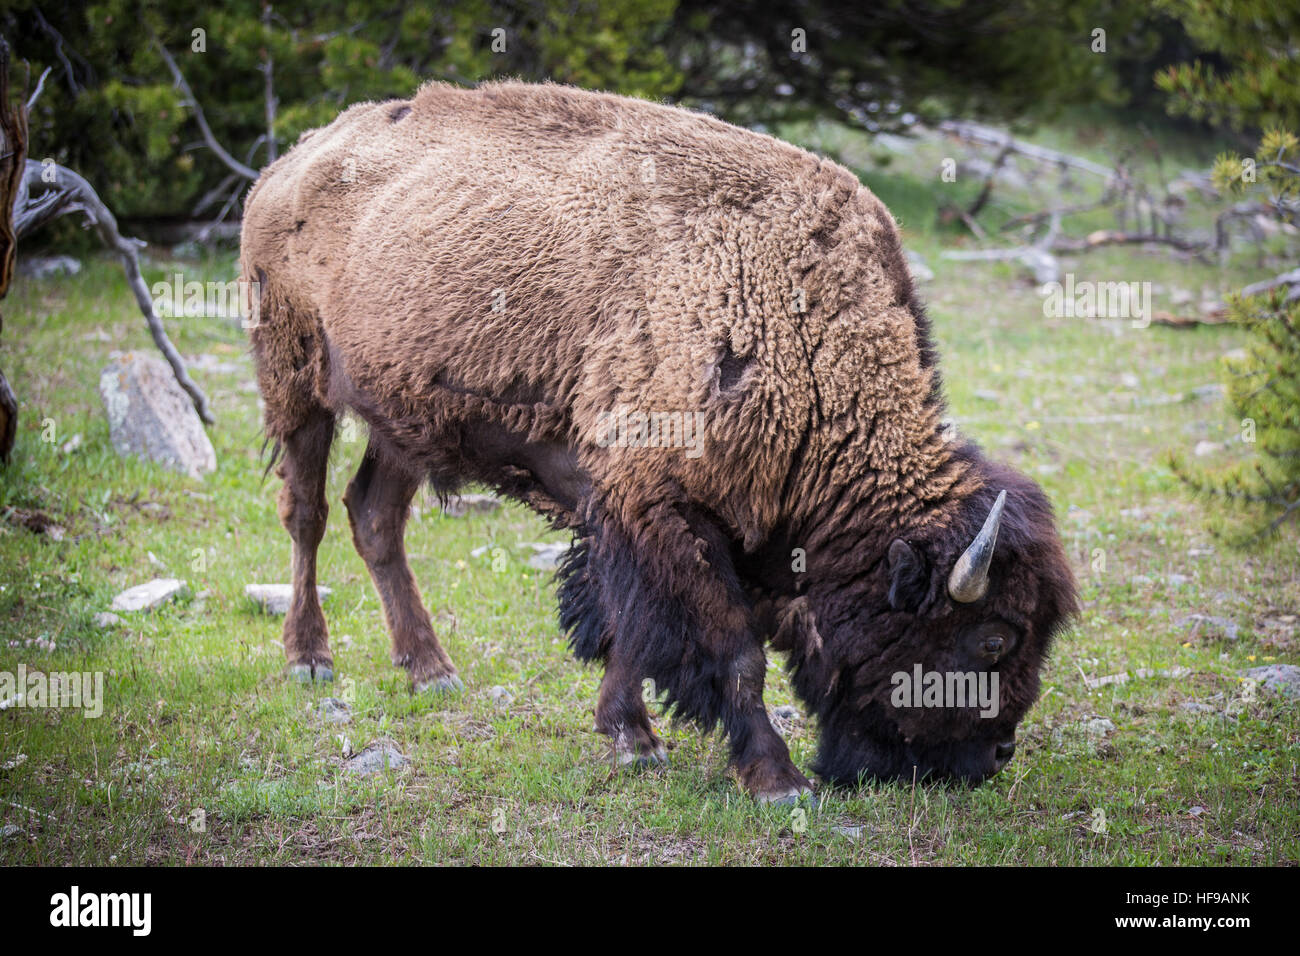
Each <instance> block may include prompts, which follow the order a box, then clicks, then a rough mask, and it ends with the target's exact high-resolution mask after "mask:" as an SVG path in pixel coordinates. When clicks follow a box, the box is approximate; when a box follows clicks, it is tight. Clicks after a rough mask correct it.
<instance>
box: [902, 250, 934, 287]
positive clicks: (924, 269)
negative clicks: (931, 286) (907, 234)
mask: <svg viewBox="0 0 1300 956" xmlns="http://www.w3.org/2000/svg"><path fill="white" fill-rule="evenodd" d="M904 254H905V255H906V256H907V265H908V268H909V269H910V270H911V272H912V278H913V279H915V280H916V281H917V282H933V281H934V270H933V269H931V268H930V266H929V264H928V263H927V262H926V261H925V259H924V258H923V257H922V256H921V254H920V253H919V252H913V251H912V250H911V249H908V250H906V252H905V253H904Z"/></svg>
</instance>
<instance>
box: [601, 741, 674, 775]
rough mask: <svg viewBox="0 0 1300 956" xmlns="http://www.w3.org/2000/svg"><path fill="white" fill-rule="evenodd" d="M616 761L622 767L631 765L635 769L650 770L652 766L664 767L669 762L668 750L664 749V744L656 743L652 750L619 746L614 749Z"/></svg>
mask: <svg viewBox="0 0 1300 956" xmlns="http://www.w3.org/2000/svg"><path fill="white" fill-rule="evenodd" d="M614 762H615V763H616V764H617V765H618V766H620V767H629V768H631V769H633V770H648V769H650V768H651V767H662V766H664V765H665V764H667V763H668V751H667V750H665V749H664V745H663V744H656V745H655V748H654V749H653V750H650V751H638V750H632V749H631V748H624V747H618V748H615V750H614Z"/></svg>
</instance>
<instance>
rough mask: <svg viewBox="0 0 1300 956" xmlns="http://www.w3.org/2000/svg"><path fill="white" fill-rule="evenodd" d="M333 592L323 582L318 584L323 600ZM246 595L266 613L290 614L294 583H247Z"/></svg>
mask: <svg viewBox="0 0 1300 956" xmlns="http://www.w3.org/2000/svg"><path fill="white" fill-rule="evenodd" d="M333 593H334V592H333V591H332V590H330V589H329V588H327V587H325V585H323V584H318V585H316V594H317V595H318V597H319V598H320V600H322V601H324V600H325V599H326V598H327V597H329V596H330V595H331V594H333ZM244 596H245V597H247V598H248V599H249V600H250V601H252V602H253V603H254V604H257V605H259V606H260V607H261V609H262V611H263V612H264V613H266V614H272V615H276V616H280V615H284V614H288V613H289V606H290V605H291V604H293V585H292V584H246V585H244Z"/></svg>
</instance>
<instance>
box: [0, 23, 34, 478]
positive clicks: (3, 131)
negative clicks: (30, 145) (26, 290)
mask: <svg viewBox="0 0 1300 956" xmlns="http://www.w3.org/2000/svg"><path fill="white" fill-rule="evenodd" d="M26 162H27V110H26V109H25V108H24V107H23V106H22V101H21V100H19V103H18V104H17V105H13V106H11V105H10V102H9V44H8V43H6V42H5V39H4V37H0V299H3V298H4V297H5V293H6V292H8V291H9V283H10V281H11V280H12V279H13V274H14V259H15V257H16V253H17V249H18V233H17V231H16V230H15V229H14V203H13V200H14V197H15V196H16V195H17V194H18V190H19V187H20V185H21V183H22V179H23V170H24V167H25V165H26ZM2 331H4V321H3V319H0V332H2ZM17 430H18V398H17V396H15V395H14V391H13V389H12V388H10V387H9V382H8V380H7V379H6V378H5V376H4V372H3V371H0V461H2V462H7V461H9V453H10V452H11V451H13V447H14V437H15V435H16V434H17Z"/></svg>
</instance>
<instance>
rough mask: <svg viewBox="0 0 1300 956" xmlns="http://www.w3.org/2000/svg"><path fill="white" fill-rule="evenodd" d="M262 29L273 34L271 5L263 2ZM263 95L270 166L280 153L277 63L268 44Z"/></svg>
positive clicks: (264, 49) (263, 64) (263, 71)
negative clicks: (275, 78)
mask: <svg viewBox="0 0 1300 956" xmlns="http://www.w3.org/2000/svg"><path fill="white" fill-rule="evenodd" d="M262 28H263V29H264V30H265V31H266V32H267V34H268V35H269V34H270V32H271V5H270V4H269V3H267V2H266V0H263V2H262ZM261 70H262V95H263V99H264V100H265V102H266V161H267V164H268V165H269V164H270V163H273V162H275V157H276V155H277V153H278V151H279V150H278V147H277V145H276V141H275V108H276V104H277V100H276V98H275V86H274V82H273V74H274V70H275V63H274V61H273V60H272V59H271V47H270V45H269V44H268V45H267V46H266V47H264V48H263V51H262V66H261Z"/></svg>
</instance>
